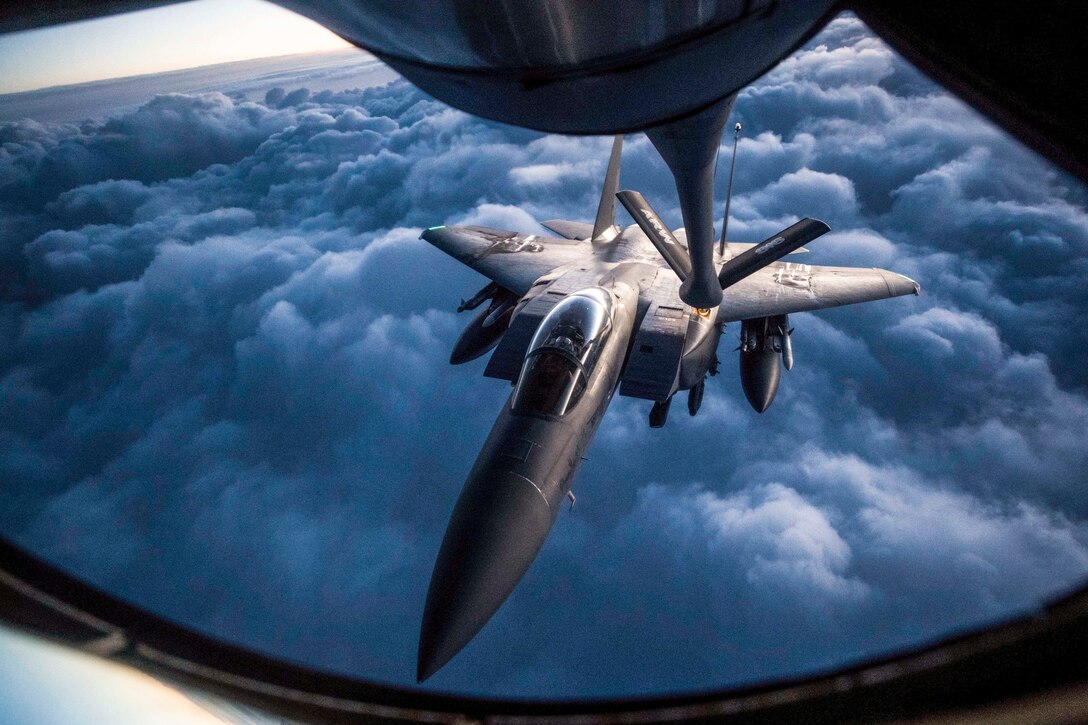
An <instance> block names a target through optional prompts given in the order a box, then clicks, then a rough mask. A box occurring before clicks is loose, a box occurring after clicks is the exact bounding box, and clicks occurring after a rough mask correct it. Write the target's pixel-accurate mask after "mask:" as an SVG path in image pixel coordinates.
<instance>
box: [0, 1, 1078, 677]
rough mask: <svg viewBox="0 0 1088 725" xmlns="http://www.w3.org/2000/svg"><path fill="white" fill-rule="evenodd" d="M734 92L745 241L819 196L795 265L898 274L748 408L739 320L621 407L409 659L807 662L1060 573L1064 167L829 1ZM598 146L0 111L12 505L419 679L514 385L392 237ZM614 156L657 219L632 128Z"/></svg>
mask: <svg viewBox="0 0 1088 725" xmlns="http://www.w3.org/2000/svg"><path fill="white" fill-rule="evenodd" d="M735 115H736V117H737V118H738V119H739V120H741V121H742V122H743V123H744V125H745V131H744V136H742V139H741V142H740V144H739V151H738V161H737V168H738V173H737V180H736V189H735V193H736V195H735V198H734V200H733V207H732V208H733V214H734V218H733V220H732V221H731V224H730V230H731V231H730V236H731V237H732V238H733V239H735V240H737V241H745V242H754V241H759V240H760V239H762V238H764V237H766V236H768V235H770V234H772V233H774V232H775V231H777V230H778V229H780V228H781V227H782V226H784V225H785V224H788V223H790V222H792V221H793V220H795V219H796V218H798V217H800V216H809V215H811V216H820V217H823V218H825V219H827V220H828V221H829V222H831V223H832V226H833V227H834V232H833V233H832V234H829V235H827V236H826V237H824V238H821V239H820V240H817V241H816V242H814V243H813V244H812V245H810V247H811V254H809V255H807V258H806V259H805V260H804V261H811V262H813V263H826V264H855V265H861V266H874V265H877V266H884V267H888V268H890V269H894V270H896V271H900V272H902V273H904V274H908V275H910V276H912V277H915V278H917V279H919V280H920V281H921V282H922V283H923V285H924V288H925V293H924V294H923V296H922V297H920V298H915V299H898V300H895V301H889V302H882V303H874V304H872V305H867V306H861V307H858V308H856V309H844V310H836V311H828V312H826V313H821V314H819V315H811V316H810V315H796V316H794V318H792V322H793V324H794V325H795V326H796V329H797V332H796V335H795V338H794V341H795V349H796V353H795V354H796V359H797V365H796V367H795V368H794V369H793V371H791V372H790V373H788V374H787V375H786V377H785V380H784V382H783V386H782V389H781V392H780V394H779V399H778V400H777V401H776V403H775V405H774V407H772V408H771V409H770V411H769V412H768V413H767V414H766V415H763V416H756V415H754V414H752V412H751V411H750V409H749V408H748V406H747V404H746V403H745V401H744V399H743V396H742V394H741V393H740V389H739V385H738V381H737V379H736V372H735V370H736V360H735V358H734V357H733V353H732V350H731V348H732V347H733V345H732V344H731V342H730V340H731V338H730V337H729V336H730V335H732V334H734V333H735V330H729V331H727V339H726V340H725V341H723V344H722V347H721V350H720V354H721V357H722V363H723V364H722V370H723V373H722V375H721V376H720V377H718V378H717V379H715V380H713V381H712V382H711V384H710V385H709V386H708V391H707V397H706V401H705V403H704V407H703V411H702V413H701V414H700V415H699V417H697V418H688V417H687V416H685V415H682V414H681V413H682V411H680V410H679V409H680V408H682V405H678V406H677V409H678V410H677V411H676V412H674V414H673V418H672V420H670V422H669V425H668V426H667V427H666V428H665V429H663V430H650V429H649V428H648V427H647V425H646V418H645V416H646V413H647V406H646V404H645V403H644V402H643V401H634V400H630V399H623V398H619V399H617V400H615V401H614V402H613V405H612V409H611V410H610V411H609V413H608V415H607V417H606V419H605V421H604V423H603V425H602V427H601V431H600V433H599V435H598V437H597V440H596V441H595V443H594V445H593V447H592V448H591V450H590V452H589V458H590V460H589V461H587V462H586V463H585V464H584V466H583V469H582V472H581V473H580V475H579V477H578V478H577V479H576V481H575V489H576V492H577V493H578V495H579V499H578V500H579V503H578V506H577V507H576V508H575V509H574V511H573V512H572V513H570V514H567V513H564V515H563V516H562V517H560V521H559V523H558V525H557V527H556V530H555V532H554V533H553V535H552V537H551V539H550V540H549V542H548V544H547V545H546V546H545V548H544V551H543V552H542V554H541V557H540V559H539V561H538V562H537V564H536V565H534V567H533V568H532V570H531V571H530V572H529V574H528V576H527V577H526V579H525V580H524V582H523V583H522V584H521V585H520V586H519V588H518V589H517V590H516V592H515V593H514V595H513V596H512V598H511V599H510V600H509V602H507V604H506V605H505V606H504V607H503V609H502V610H501V611H500V612H499V614H498V615H497V616H496V618H495V619H494V620H493V621H492V622H491V623H490V624H489V625H488V627H487V628H485V630H484V631H483V632H482V633H481V635H480V636H479V637H478V639H477V640H476V641H475V642H474V643H473V644H472V645H471V646H470V647H469V648H468V649H466V651H465V652H464V653H463V654H462V655H461V656H459V657H458V658H457V659H456V660H455V661H454V662H452V663H451V664H450V665H449V666H448V667H447V668H446V669H444V670H443V671H442V672H441V673H440V674H439V675H437V676H436V677H435V679H434V681H433V686H435V687H439V688H443V689H456V690H462V691H470V692H477V693H487V694H506V695H533V696H546V695H556V696H570V695H576V694H583V695H584V694H590V695H602V694H638V693H645V692H648V691H661V690H670V689H680V688H691V687H708V686H711V685H720V684H723V683H736V682H743V681H751V680H754V679H758V678H763V677H769V676H780V675H788V674H795V673H798V672H802V671H811V670H813V669H816V668H821V667H825V666H830V665H832V664H835V663H842V662H845V661H847V660H850V659H854V658H856V657H860V656H863V655H865V654H874V653H878V652H885V651H888V650H889V649H892V648H894V647H898V646H901V645H905V644H909V643H912V642H918V641H922V640H928V639H930V638H932V637H935V636H937V635H939V634H942V633H945V632H949V631H953V630H955V629H957V628H961V627H965V626H970V625H974V624H978V623H981V622H985V621H989V620H992V619H995V618H998V617H1002V616H1006V615H1008V614H1009V613H1011V612H1014V611H1019V610H1023V609H1024V608H1027V607H1030V606H1033V605H1034V604H1035V603H1036V602H1038V601H1039V599H1040V598H1041V597H1044V596H1047V595H1049V594H1050V593H1052V592H1054V591H1056V590H1058V589H1060V588H1061V587H1063V586H1067V585H1071V584H1073V583H1076V582H1077V581H1078V580H1079V579H1080V578H1081V577H1083V576H1084V575H1085V573H1086V572H1088V527H1086V525H1085V515H1086V513H1088V511H1086V509H1085V504H1084V502H1083V500H1082V497H1081V496H1079V495H1078V491H1079V488H1080V486H1081V485H1082V483H1083V481H1082V479H1083V471H1084V470H1085V468H1086V467H1088V460H1086V453H1085V451H1084V445H1083V431H1084V429H1085V427H1086V426H1088V400H1086V399H1085V392H1084V387H1083V375H1082V373H1081V372H1080V371H1081V370H1083V369H1084V364H1085V363H1086V362H1088V358H1086V357H1085V356H1086V355H1088V352H1086V351H1088V344H1086V340H1085V338H1084V335H1085V333H1084V332H1083V330H1082V326H1081V325H1080V324H1079V319H1080V316H1081V314H1080V313H1081V311H1082V310H1083V309H1084V305H1085V303H1086V300H1085V298H1084V292H1083V290H1084V289H1088V286H1086V282H1088V280H1086V279H1085V276H1086V274H1088V269H1086V267H1085V265H1084V264H1083V263H1082V262H1081V261H1080V260H1081V258H1082V256H1083V252H1084V251H1085V246H1086V245H1088V215H1086V212H1085V200H1086V199H1088V196H1086V195H1085V192H1084V189H1083V188H1082V187H1081V186H1080V185H1078V184H1077V183H1075V182H1074V181H1072V180H1071V179H1070V178H1068V177H1067V176H1065V175H1063V174H1061V173H1060V172H1057V171H1055V170H1054V169H1052V168H1048V167H1047V166H1045V165H1044V164H1042V163H1041V162H1040V161H1039V160H1037V159H1035V158H1034V157H1032V156H1030V155H1029V154H1028V153H1027V152H1026V151H1024V150H1023V149H1022V148H1020V147H1019V146H1018V145H1016V144H1015V143H1014V142H1012V141H1009V140H1008V139H1006V138H1004V137H1003V136H1002V135H1001V134H1000V133H999V132H997V131H996V130H995V129H994V127H992V126H991V125H990V124H988V123H987V122H985V121H983V120H981V119H979V118H978V117H977V116H976V115H974V114H973V113H972V112H971V111H969V110H968V109H966V108H965V107H964V106H963V105H962V104H960V103H958V102H956V101H954V100H952V99H950V98H949V97H948V96H947V95H946V94H944V93H943V92H941V91H939V90H938V89H935V88H934V87H933V86H932V85H931V84H929V83H928V82H927V81H926V80H925V79H924V78H922V77H921V76H919V75H918V74H917V73H916V72H915V71H914V70H913V69H911V68H910V67H909V66H907V65H906V64H905V63H904V62H903V61H902V60H901V59H900V58H898V57H896V56H895V55H894V54H893V53H892V52H891V51H890V50H889V49H888V48H886V47H885V46H884V45H883V44H881V43H880V42H879V41H877V40H875V39H873V38H872V37H871V35H870V34H869V33H868V31H867V30H866V29H865V28H864V26H863V25H861V24H860V23H859V22H858V21H857V20H856V19H853V18H849V17H846V18H840V19H838V20H836V21H835V22H834V23H832V25H831V26H829V28H828V29H827V30H826V31H825V32H824V33H822V34H821V35H820V36H819V37H817V38H815V39H814V40H813V41H812V42H811V43H809V44H808V45H807V46H806V47H805V48H804V49H802V50H801V51H799V52H798V54H796V55H795V56H794V57H793V58H792V59H790V60H788V61H787V62H785V63H784V64H782V65H781V66H780V67H779V68H777V69H775V70H774V71H772V72H771V73H770V74H769V75H768V76H767V77H766V78H764V79H762V80H761V81H760V82H758V83H756V84H754V85H753V86H752V87H751V88H749V89H746V90H745V91H744V92H743V93H742V94H741V96H740V99H739V100H738V102H737V106H736V110H735ZM609 145H610V139H605V138H565V137H555V136H541V135H539V134H535V133H532V132H528V131H524V130H520V129H514V128H510V127H505V126H500V125H496V124H492V123H487V122H483V121H480V120H477V119H473V118H471V117H469V116H467V115H465V114H463V113H460V112H457V111H454V110H451V109H449V108H447V107H445V106H442V105H441V104H439V103H437V102H435V101H433V100H432V99H429V98H427V97H426V96H424V95H423V94H422V93H420V92H418V91H416V90H414V89H412V88H411V87H410V86H408V85H407V84H406V83H404V82H394V83H391V84H389V85H387V86H383V87H380V88H370V89H366V90H361V91H343V92H331V91H320V92H316V93H311V92H309V91H306V90H304V89H298V88H289V89H288V88H283V89H271V90H269V92H268V94H267V95H265V97H264V101H263V102H259V101H243V100H238V99H234V98H230V97H228V96H225V95H222V94H203V95H168V96H161V97H159V98H157V99H155V100H154V101H151V102H150V103H147V104H145V105H144V106H143V107H141V108H139V109H138V110H135V111H132V112H129V113H125V114H122V115H120V116H118V117H116V118H113V119H109V120H106V121H103V122H90V121H89V122H85V123H83V124H81V125H64V124H46V123H37V122H34V121H21V122H16V123H5V124H0V148H2V152H0V199H2V201H0V208H2V211H3V215H0V265H2V266H3V269H4V272H3V276H2V277H0V331H2V333H3V340H4V344H3V345H2V346H0V445H3V446H4V450H5V451H6V455H5V456H4V457H3V458H2V459H0V496H2V497H3V499H4V501H5V505H4V507H3V508H2V509H0V527H2V530H3V531H4V532H5V535H8V536H12V537H14V538H16V539H17V540H19V541H20V542H22V543H23V544H25V545H27V546H29V547H31V548H32V549H34V550H35V551H38V552H40V553H41V554H43V555H44V556H47V557H48V558H50V559H52V560H54V561H56V562H58V563H60V564H61V565H63V566H65V567H68V568H69V569H71V570H73V571H76V572H78V573H79V574H81V575H82V576H85V577H86V578H88V579H90V580H91V581H93V582H95V583H97V584H99V585H101V586H104V587H107V588H108V589H110V590H112V591H114V592H117V593H119V594H121V595H123V596H126V597H129V598H131V599H133V600H134V601H136V602H138V603H139V604H141V605H144V606H147V607H150V608H152V609H154V610H156V611H159V612H161V613H163V614H165V615H167V616H170V617H173V618H176V619H179V620H182V621H185V622H188V623H190V624H192V625H194V626H196V627H198V628H200V629H203V630H205V631H209V632H213V633H216V634H218V635H220V636H223V637H225V638H227V639H229V640H232V641H237V642H241V643H244V644H246V645H248V646H251V647H255V648H258V649H260V650H263V651H266V652H271V653H274V654H278V655H282V656H285V657H288V658H290V659H293V660H297V661H302V662H307V663H310V664H313V665H316V666H319V667H323V668H329V669H334V670H339V671H343V672H347V673H351V674H355V675H360V676H364V677H370V678H374V679H378V680H382V681H388V682H395V683H400V684H406V683H408V682H410V681H411V678H412V675H413V674H414V655H415V644H416V637H417V634H418V629H417V628H418V626H419V620H420V616H421V614H422V607H423V599H424V596H425V591H426V586H427V581H428V577H429V574H430V569H431V566H432V563H433V560H434V556H435V554H436V553H437V550H438V545H439V541H440V537H441V535H442V532H443V530H444V527H445V524H446V520H447V518H448V516H449V512H450V510H451V508H452V505H453V501H454V499H455V498H456V495H457V492H458V491H459V489H460V486H461V484H462V482H463V480H464V476H465V475H466V473H467V471H468V470H469V467H470V466H471V464H472V461H473V459H474V457H475V455H476V452H477V450H478V448H479V446H480V444H481V443H482V441H483V439H484V437H485V436H486V432H487V430H488V428H489V426H490V425H491V422H492V415H493V414H494V413H495V412H497V411H498V409H499V407H500V406H501V405H502V404H503V401H504V400H505V399H506V396H507V395H508V394H509V393H508V391H509V388H508V386H506V385H505V384H503V383H501V382H497V381H493V380H487V379H484V378H482V377H481V375H480V373H481V372H482V369H483V365H484V363H483V361H479V362H476V363H472V364H470V365H467V366H464V367H459V368H451V367H449V366H448V365H446V363H445V361H446V359H447V356H448V353H449V349H450V347H451V346H452V344H453V342H454V340H455V339H456V337H457V334H458V331H459V328H460V326H461V325H463V324H464V322H465V320H464V319H463V318H458V317H457V316H456V315H455V314H454V313H453V312H452V310H453V309H454V308H455V307H456V304H457V302H458V300H459V299H460V298H462V297H465V296H467V295H468V294H470V293H472V292H474V291H475V289H477V288H478V287H479V286H482V284H483V282H484V280H483V279H481V278H480V277H479V276H478V275H477V274H475V273H474V272H471V271H470V270H467V269H466V268H464V267H462V266H460V265H458V264H457V263H456V262H455V261H453V260H452V259H449V258H446V257H444V256H442V255H441V254H440V253H438V252H437V251H436V250H434V249H432V248H430V247H429V246H428V245H426V244H425V243H423V242H421V241H419V240H418V238H417V237H418V234H419V231H420V229H421V228H422V227H424V226H430V225H432V224H440V223H474V224H486V225H492V226H498V227H507V228H512V229H519V230H523V231H526V232H540V231H541V230H540V228H539V226H537V225H536V222H535V220H537V219H549V218H557V217H558V218H573V219H583V220H585V219H589V218H591V217H592V214H593V212H594V210H595V208H596V201H597V194H598V188H599V184H600V179H601V177H602V175H603V170H604V164H605V162H606V159H607V155H608V149H609ZM731 151H732V140H731V139H730V138H728V137H727V138H726V139H724V140H723V146H722V153H723V154H728V153H731ZM723 158H724V157H723ZM623 184H624V186H628V187H633V188H638V189H640V190H642V191H643V192H644V193H645V194H646V195H647V197H648V198H649V199H650V200H651V201H652V203H653V204H654V205H655V207H658V208H659V211H660V212H661V213H662V215H663V216H664V217H665V219H666V220H667V221H668V222H669V223H671V224H673V225H674V226H679V225H680V223H681V221H680V215H679V211H678V208H677V205H676V202H675V190H674V188H673V186H672V181H671V179H670V178H669V176H668V174H667V171H666V169H665V167H664V164H663V163H662V162H661V161H660V159H659V158H658V157H657V156H656V154H655V153H654V152H653V149H652V147H651V145H650V144H649V143H648V141H646V139H645V138H643V137H642V136H638V137H631V138H629V139H628V142H627V144H626V147H625V150H624V167H623ZM723 194H724V184H719V198H718V205H719V207H718V208H719V209H721V207H722V206H724V197H723ZM512 643H515V644H516V646H515V644H512ZM541 683H548V684H547V685H542V684H541ZM542 688H543V689H542Z"/></svg>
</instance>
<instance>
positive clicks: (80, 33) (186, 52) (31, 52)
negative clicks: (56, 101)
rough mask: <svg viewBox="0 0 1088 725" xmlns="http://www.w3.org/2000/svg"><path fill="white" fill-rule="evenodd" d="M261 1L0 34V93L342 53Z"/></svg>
mask: <svg viewBox="0 0 1088 725" xmlns="http://www.w3.org/2000/svg"><path fill="white" fill-rule="evenodd" d="M347 47H350V45H349V44H348V43H347V41H345V40H342V39H341V38H340V37H338V36H337V35H335V34H334V33H332V32H330V31H328V30H326V29H325V28H324V27H322V26H321V25H319V24H317V23H315V22H313V21H312V20H309V19H308V18H304V17H302V16H301V15H297V14H296V13H293V12H291V11H290V10H285V9H283V8H281V7H279V6H278V5H273V4H272V3H267V2H262V1H261V0H196V1H195V2H185V3H179V4H177V5H170V6H166V7H161V8H153V9H151V10H141V11H139V12H134V13H125V14H122V15H114V16H110V17H105V18H100V19H98V20H91V21H84V22H79V23H68V24H65V25H59V26H55V27H51V28H43V29H40V30H30V31H25V32H21V33H10V34H7V35H0V93H14V92H17V91H29V90H34V89H37V88H46V87H49V86H59V85H67V84H71V83H85V82H88V81H95V80H101V79H104V78H120V77H125V76H135V75H143V74H146V73H160V72H163V71H170V70H176V69H181V68H193V67H196V66H203V65H211V64H213V63H226V62H229V61H238V60H245V59H247V58H265V57H271V56H279V55H290V54H293V53H310V52H314V51H321V50H335V49H337V48H347Z"/></svg>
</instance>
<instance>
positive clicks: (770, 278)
mask: <svg viewBox="0 0 1088 725" xmlns="http://www.w3.org/2000/svg"><path fill="white" fill-rule="evenodd" d="M920 291H921V287H920V286H919V284H918V283H917V282H915V281H914V280H912V279H908V278H907V277H904V276H903V275H901V274H896V273H894V272H889V271H887V270H885V269H875V268H873V269H863V268H857V267H820V266H815V265H809V264H798V263H796V262H774V263H773V264H770V265H768V266H766V267H764V268H763V269H761V270H759V271H758V272H756V273H755V274H752V275H751V276H749V277H746V278H744V279H743V280H741V281H740V282H737V283H736V284H734V285H733V286H731V287H729V288H728V289H726V290H725V298H724V299H723V300H722V303H721V306H720V307H719V308H718V320H720V321H722V322H734V321H736V320H747V319H751V318H753V317H767V316H769V315H781V314H787V313H790V312H807V311H809V310H822V309H825V308H828V307H839V306H841V305H852V304H855V303H857V302H870V301H872V300H883V299H887V298H888V297H899V296H900V295H910V294H915V295H916V294H918V293H919V292H920Z"/></svg>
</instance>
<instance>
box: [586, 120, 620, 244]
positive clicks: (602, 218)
mask: <svg viewBox="0 0 1088 725" xmlns="http://www.w3.org/2000/svg"><path fill="white" fill-rule="evenodd" d="M622 152H623V134H616V140H615V141H613V142H612V155H611V156H609V157H608V171H606V172H605V175H604V189H602V190H601V201H600V203H599V204H598V205H597V219H596V220H595V221H594V222H593V237H592V239H593V241H595V242H596V241H609V240H611V238H612V237H611V236H609V237H608V238H607V239H605V238H603V237H604V235H605V234H606V233H607V232H608V231H609V230H610V229H612V227H613V226H614V225H615V223H616V192H617V191H618V190H619V188H620V156H621V155H622Z"/></svg>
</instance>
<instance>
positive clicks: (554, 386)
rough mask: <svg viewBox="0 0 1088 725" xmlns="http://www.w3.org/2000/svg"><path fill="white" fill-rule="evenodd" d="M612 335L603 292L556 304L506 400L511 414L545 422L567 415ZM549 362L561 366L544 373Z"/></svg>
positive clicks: (595, 290)
mask: <svg viewBox="0 0 1088 725" xmlns="http://www.w3.org/2000/svg"><path fill="white" fill-rule="evenodd" d="M611 331H612V297H611V295H610V294H608V292H607V291H605V290H604V289H600V288H593V289H589V290H583V291H581V292H576V293H574V294H572V295H569V296H568V297H566V298H564V299H563V300H560V301H559V302H558V303H556V305H555V307H553V308H552V309H551V311H550V312H549V313H548V314H547V315H546V316H545V318H544V320H543V321H542V322H541V323H540V326H539V328H537V331H536V333H535V334H534V335H533V339H532V341H531V342H530V343H529V348H528V352H527V353H526V354H525V362H524V363H523V364H522V368H521V373H520V375H518V380H517V383H516V386H515V388H514V394H513V395H512V396H511V405H510V407H511V410H512V412H514V413H515V414H517V415H532V416H536V417H544V418H560V417H563V416H564V415H566V414H567V413H568V412H570V411H571V410H572V409H573V408H574V407H575V406H576V405H577V404H578V401H579V400H581V398H582V395H583V394H584V393H585V391H586V389H587V388H588V387H589V378H590V376H591V375H592V374H593V370H594V368H595V367H596V364H597V360H598V359H599V358H600V353H601V350H602V348H603V347H604V344H605V341H606V340H607V339H608V337H609V334H610V333H611ZM551 361H561V362H558V365H559V367H558V368H556V369H548V368H547V367H546V366H547V365H548V364H549V363H550V362H551ZM563 363H566V366H567V367H566V370H563V369H562V365H563ZM564 373H565V374H566V375H569V378H568V379H566V380H563V379H562V375H563V374H564Z"/></svg>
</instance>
